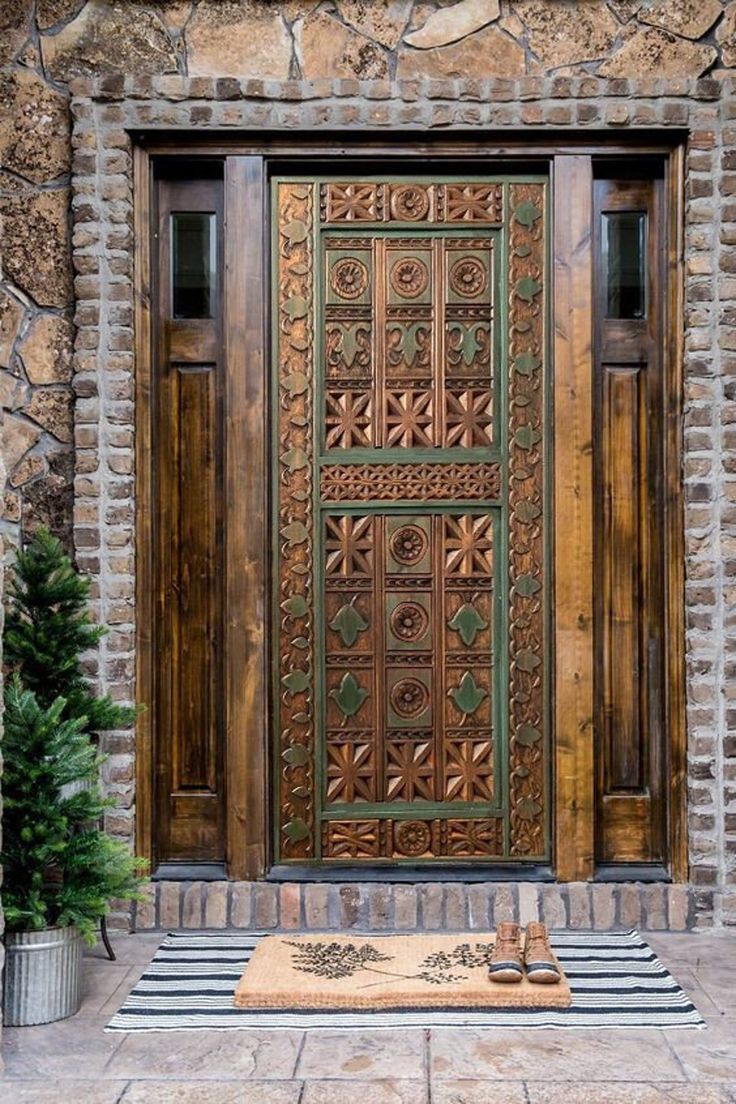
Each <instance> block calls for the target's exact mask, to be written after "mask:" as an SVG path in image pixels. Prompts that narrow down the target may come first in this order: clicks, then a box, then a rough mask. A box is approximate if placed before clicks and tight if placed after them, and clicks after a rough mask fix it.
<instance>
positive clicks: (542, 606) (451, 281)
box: [274, 178, 549, 863]
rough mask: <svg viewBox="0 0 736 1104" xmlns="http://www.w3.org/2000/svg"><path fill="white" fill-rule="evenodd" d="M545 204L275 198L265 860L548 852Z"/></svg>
mask: <svg viewBox="0 0 736 1104" xmlns="http://www.w3.org/2000/svg"><path fill="white" fill-rule="evenodd" d="M545 208H546V184H545V182H544V181H542V180H539V179H528V178H527V179H508V180H505V181H498V180H489V181H477V180H476V181H446V182H427V181H421V180H415V181H402V180H395V181H389V180H383V181H379V180H366V181H361V180H355V181H349V180H348V181H322V182H320V181H319V180H306V181H305V180H282V181H278V182H276V184H275V202H274V213H275V220H276V227H275V239H274V240H275V242H276V245H275V254H274V270H275V277H276V280H275V283H276V286H275V293H274V294H275V299H274V321H275V325H276V331H277V332H276V358H275V366H274V370H275V374H276V384H275V391H276V405H277V411H278V418H277V435H276V436H277V445H276V455H275V456H274V473H275V479H276V482H275V487H276V514H275V518H276V521H275V526H276V527H277V528H276V530H275V534H274V537H275V541H276V542H277V545H278V555H277V564H276V586H277V593H276V599H275V601H276V606H275V608H276V610H277V617H278V670H277V671H276V672H275V675H274V685H275V692H276V698H277V701H278V726H279V730H278V753H279V769H278V776H277V782H278V786H277V791H278V792H277V806H278V814H277V815H278V853H279V858H280V860H282V861H286V862H291V861H302V862H303V861H320V860H321V861H333V862H345V863H351V862H358V863H359V862H373V863H376V862H403V861H407V862H424V861H430V862H431V861H435V862H436V861H444V862H450V861H464V862H467V861H473V860H475V861H483V862H492V861H494V860H503V859H513V860H515V861H519V860H541V859H544V858H546V857H547V855H548V850H547V849H548V831H547V819H548V804H549V801H548V793H547V786H548V782H547V775H548V769H547V744H548V739H547V707H548V700H547V699H548V692H547V671H546V666H547V661H546V655H545V644H546V637H545V633H546V613H547V580H546V552H545V548H546V546H545V517H546V512H547V501H546V489H545V488H546V481H545V444H544V442H545V424H544V411H545V401H546V399H545V386H546V385H545V365H544V359H545V341H546V333H547V331H546V317H545V240H546V239H545Z"/></svg>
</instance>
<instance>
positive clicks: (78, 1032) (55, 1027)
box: [3, 1016, 126, 1100]
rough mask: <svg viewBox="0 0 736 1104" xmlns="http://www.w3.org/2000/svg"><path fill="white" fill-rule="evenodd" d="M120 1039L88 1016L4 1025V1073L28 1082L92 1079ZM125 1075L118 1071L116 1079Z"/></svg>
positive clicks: (102, 1066) (107, 1060)
mask: <svg viewBox="0 0 736 1104" xmlns="http://www.w3.org/2000/svg"><path fill="white" fill-rule="evenodd" d="M123 1038H124V1036H123V1035H112V1034H111V1035H105V1034H104V1033H103V1031H102V1028H101V1026H100V1024H99V1022H98V1021H97V1020H96V1019H94V1020H93V1019H92V1018H91V1017H90V1016H71V1017H70V1018H69V1019H68V1020H60V1021H59V1022H58V1023H52V1024H43V1025H41V1026H39V1027H6V1028H5V1029H4V1030H3V1056H4V1058H5V1076H6V1077H13V1078H15V1077H17V1078H23V1079H24V1080H28V1081H32V1080H34V1079H37V1080H40V1079H44V1080H47V1081H48V1080H54V1079H59V1078H63V1079H68V1080H72V1081H73V1080H80V1081H82V1080H83V1081H95V1080H98V1079H100V1078H102V1077H103V1076H106V1075H105V1074H104V1072H103V1071H104V1070H105V1067H106V1065H107V1063H108V1062H109V1060H110V1058H111V1057H112V1056H113V1055H114V1053H115V1051H116V1050H117V1049H118V1047H119V1046H120V1045H121V1043H122V1041H123ZM110 1076H111V1077H114V1076H115V1075H114V1074H111V1075H110ZM125 1077H126V1075H125V1074H122V1075H121V1077H120V1080H124V1079H125ZM68 1099H70V1100H71V1099H73V1097H71V1096H70V1097H69V1098H68Z"/></svg>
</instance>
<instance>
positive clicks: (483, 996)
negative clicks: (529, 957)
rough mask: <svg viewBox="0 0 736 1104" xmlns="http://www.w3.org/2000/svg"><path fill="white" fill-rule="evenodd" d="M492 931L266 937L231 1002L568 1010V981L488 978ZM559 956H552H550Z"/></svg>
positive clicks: (246, 1005)
mask: <svg viewBox="0 0 736 1104" xmlns="http://www.w3.org/2000/svg"><path fill="white" fill-rule="evenodd" d="M492 948H493V936H492V935H491V936H490V937H483V938H479V937H478V933H477V932H474V933H472V934H456V935H431V934H427V933H422V934H411V935H386V936H374V935H370V936H354V935H334V936H332V935H294V936H285V935H271V936H266V937H265V938H264V939H262V940H261V941H260V943H259V944H258V946H257V947H256V949H255V951H254V952H253V954H252V956H251V958H250V961H249V962H248V965H247V966H246V968H245V973H244V974H243V976H242V977H241V979H240V981H239V982H238V984H237V986H236V988H235V1006H236V1007H237V1008H250V1009H268V1008H290V1009H327V1008H331V1009H344V1008H349V1009H368V1010H370V1009H375V1010H381V1009H387V1008H391V1009H422V1008H475V1009H477V1008H567V1007H568V1005H569V1004H570V1000H571V996H570V986H569V985H568V982H567V979H566V977H565V975H564V973H563V972H562V967H560V965H559V962H558V963H557V965H558V968H559V969H560V973H561V974H562V977H561V980H560V982H559V983H558V984H557V985H533V984H532V983H531V982H530V981H528V980H527V978H526V977H524V979H523V981H521V982H519V983H518V984H510V985H509V984H506V985H503V984H500V983H498V982H492V981H489V979H488V962H489V957H490V953H491V950H492ZM555 961H557V960H555Z"/></svg>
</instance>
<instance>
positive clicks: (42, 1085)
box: [0, 1080, 126, 1104]
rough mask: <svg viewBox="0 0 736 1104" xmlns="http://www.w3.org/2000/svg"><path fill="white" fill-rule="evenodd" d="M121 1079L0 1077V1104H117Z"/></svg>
mask: <svg viewBox="0 0 736 1104" xmlns="http://www.w3.org/2000/svg"><path fill="white" fill-rule="evenodd" d="M125 1085H126V1082H125V1081H99V1082H98V1083H96V1084H92V1083H91V1082H89V1081H57V1080H54V1081H48V1080H46V1081H13V1082H10V1081H8V1082H6V1083H5V1085H3V1083H2V1081H1V1080H0V1104H61V1102H62V1101H64V1102H66V1101H70V1102H71V1101H73V1102H74V1104H117V1102H118V1100H120V1097H121V1094H122V1092H123V1089H124V1088H125Z"/></svg>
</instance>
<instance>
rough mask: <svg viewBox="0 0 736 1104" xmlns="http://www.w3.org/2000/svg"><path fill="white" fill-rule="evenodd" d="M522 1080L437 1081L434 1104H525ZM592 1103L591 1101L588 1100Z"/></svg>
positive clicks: (434, 1086) (433, 1087) (434, 1087)
mask: <svg viewBox="0 0 736 1104" xmlns="http://www.w3.org/2000/svg"><path fill="white" fill-rule="evenodd" d="M526 1099H527V1098H526V1095H525V1093H524V1086H523V1084H522V1082H521V1081H514V1082H512V1081H435V1082H433V1083H432V1104H525V1102H526ZM587 1104H590V1101H588V1102H587Z"/></svg>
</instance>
